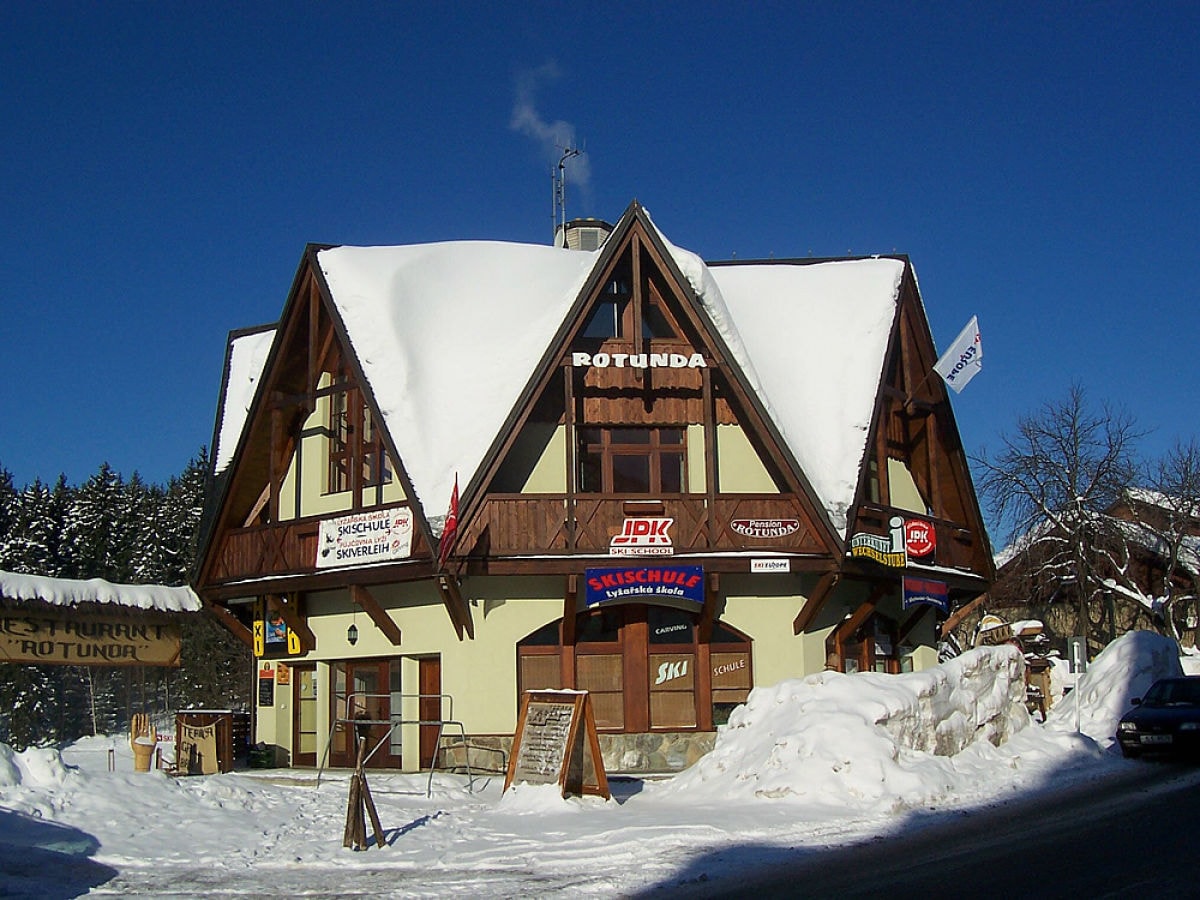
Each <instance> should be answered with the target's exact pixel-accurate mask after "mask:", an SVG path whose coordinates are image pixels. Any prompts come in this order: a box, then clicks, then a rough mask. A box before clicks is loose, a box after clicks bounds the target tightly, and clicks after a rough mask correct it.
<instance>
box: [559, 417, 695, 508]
mask: <svg viewBox="0 0 1200 900" xmlns="http://www.w3.org/2000/svg"><path fill="white" fill-rule="evenodd" d="M591 431H596V432H599V438H600V440H599V441H598V442H596V441H589V440H588V439H587V438H588V432H591ZM616 431H640V432H645V433H646V434H647V436H648V438H649V439H648V440H647V441H646V442H645V443H624V442H616V441H614V440H613V432H616ZM668 431H670V432H675V433H677V434H678V435H679V440H678V441H677V442H675V443H665V442H663V440H662V438H663V434H664V432H668ZM578 432H579V452H578V462H577V465H578V467H579V479H578V484H579V485H580V489H579V493H581V494H589V495H591V494H618V493H619V494H639V495H641V494H647V495H651V494H652V495H662V494H672V495H673V494H686V493H687V492H688V466H687V461H688V444H687V428H685V427H682V426H657V425H652V426H644V425H580V426H579V427H578ZM669 456H677V457H679V490H678V491H665V490H664V489H663V486H662V473H663V468H662V467H663V461H664V459H665V458H666V457H669ZM597 457H598V458H599V461H600V489H599V490H595V489H593V488H590V487H585V486H584V484H585V479H584V475H583V467H584V465H585V463H586V461H587V460H588V459H595V458H597ZM616 457H639V458H641V457H644V458H646V459H647V461H648V462H647V465H648V467H649V483H648V484H647V486H646V488H645V490H623V491H617V490H615V489H614V487H613V481H614V473H613V462H614V459H615V458H616Z"/></svg>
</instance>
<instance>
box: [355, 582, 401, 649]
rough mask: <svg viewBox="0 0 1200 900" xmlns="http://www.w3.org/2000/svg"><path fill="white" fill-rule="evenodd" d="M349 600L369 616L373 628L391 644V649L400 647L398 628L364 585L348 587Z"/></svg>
mask: <svg viewBox="0 0 1200 900" xmlns="http://www.w3.org/2000/svg"><path fill="white" fill-rule="evenodd" d="M350 599H351V600H353V601H354V602H355V603H357V604H358V605H359V606H361V607H362V610H363V612H365V613H366V614H367V615H368V616H370V618H371V621H372V622H374V623H375V627H376V628H378V629H379V630H380V631H382V632H383V636H384V637H385V638H387V639H388V640H389V641H391V642H392V646H393V647H399V646H400V626H399V625H397V624H396V622H395V620H394V619H393V618H392V617H391V616H389V615H388V612H387V610H386V609H384V608H383V607H382V606H380V605H379V601H378V600H376V599H375V596H374V595H373V594H372V593H371V592H370V590H368V589H367V587H366V585H362V584H352V585H350Z"/></svg>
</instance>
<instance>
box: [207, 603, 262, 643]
mask: <svg viewBox="0 0 1200 900" xmlns="http://www.w3.org/2000/svg"><path fill="white" fill-rule="evenodd" d="M201 600H202V602H203V603H204V609H205V610H206V611H207V612H208V614H209V615H210V616H212V617H213V618H214V619H216V620H217V621H218V622H220V623H221V624H222V625H223V626H224V627H225V630H226V631H228V632H229V633H230V634H232V635H233V636H234V637H235V638H237V639H238V640H239V641H241V642H242V643H243V644H245V645H246V646H247V647H249V648H250V649H252V650H253V649H254V632H253V631H251V630H250V629H249V628H247V627H246V626H245V625H243V624H242V622H241V620H240V619H238V617H237V616H235V615H234V614H233V613H232V612H230V611H229V607H227V606H222V605H221V604H219V603H213V602H212V601H211V600H205V599H204V598H203V597H202V598H201Z"/></svg>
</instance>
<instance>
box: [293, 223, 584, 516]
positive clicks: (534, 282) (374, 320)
mask: <svg viewBox="0 0 1200 900" xmlns="http://www.w3.org/2000/svg"><path fill="white" fill-rule="evenodd" d="M598 256H599V254H598V252H585V251H579V250H571V251H566V250H561V249H557V248H554V247H550V246H546V245H531V244H509V243H500V242H490V241H458V242H448V243H435V244H417V245H410V246H402V247H335V248H333V249H331V250H322V251H320V252H319V253H318V254H317V262H318V264H319V265H320V267H321V270H322V272H323V273H324V275H325V281H326V283H327V284H328V285H329V291H330V294H331V296H332V299H333V303H334V305H335V306H336V307H337V310H338V313H339V314H340V315H341V317H342V322H343V324H344V325H345V326H346V333H347V335H348V337H349V338H350V344H351V345H352V346H353V348H354V352H355V354H356V356H357V357H358V361H359V363H360V364H361V365H362V369H363V374H364V375H365V376H366V378H367V381H368V382H369V383H370V385H371V392H372V393H373V394H374V395H375V400H376V402H377V403H378V404H379V411H380V413H381V415H382V416H383V418H384V421H385V422H386V423H387V431H388V434H390V435H391V437H392V440H393V441H394V442H395V444H396V450H397V452H398V453H399V454H400V462H401V464H402V465H403V466H404V469H405V471H406V472H407V473H408V476H409V478H410V480H411V481H412V485H413V490H414V491H415V492H416V494H417V499H418V500H419V501H420V503H421V506H422V508H423V509H424V510H425V513H426V515H427V516H436V515H441V514H442V513H443V512H444V511H445V510H446V508H447V506H448V505H449V502H450V493H451V491H452V490H453V488H454V479H455V476H456V475H457V476H458V477H459V479H460V481H461V482H462V483H463V484H466V483H467V482H468V481H469V480H470V479H471V477H472V476H473V475H474V474H475V471H476V470H477V469H478V468H479V466H480V465H481V464H482V462H483V458H484V456H485V454H486V453H487V450H488V447H489V446H490V445H491V443H492V440H493V439H494V438H495V437H496V435H497V434H498V433H499V431H500V428H501V426H502V425H503V424H504V420H505V419H506V418H507V417H508V414H509V413H510V412H511V410H512V408H513V406H514V405H515V404H516V402H517V399H518V398H519V397H520V395H521V391H522V390H523V389H524V387H525V385H526V383H527V382H528V381H529V377H530V375H531V374H532V372H533V369H534V367H535V366H536V365H537V362H538V360H540V359H541V357H542V354H543V353H545V352H546V348H547V347H548V346H549V345H550V341H551V339H552V338H553V337H554V334H555V332H556V331H557V330H558V328H559V326H560V325H562V323H563V320H564V319H565V318H566V315H567V312H568V310H569V309H570V308H571V305H572V304H573V303H574V301H575V299H576V297H577V296H578V295H579V292H580V291H581V290H582V288H583V283H584V281H585V280H586V279H587V276H588V275H589V274H590V273H591V271H592V268H593V267H594V266H595V263H596V260H597V259H598Z"/></svg>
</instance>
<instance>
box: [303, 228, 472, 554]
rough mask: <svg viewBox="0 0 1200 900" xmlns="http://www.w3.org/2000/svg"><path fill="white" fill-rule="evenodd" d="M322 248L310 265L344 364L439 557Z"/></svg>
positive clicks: (428, 545)
mask: <svg viewBox="0 0 1200 900" xmlns="http://www.w3.org/2000/svg"><path fill="white" fill-rule="evenodd" d="M321 249H327V248H319V247H313V246H310V248H309V256H310V261H309V265H310V267H311V270H312V272H313V277H314V278H315V279H316V281H317V283H318V284H319V285H320V290H321V299H322V302H323V304H324V306H325V310H326V313H327V315H328V316H329V319H330V321H331V323H332V325H333V329H334V331H335V332H336V334H337V340H338V342H339V343H340V344H341V347H342V348H343V361H344V362H345V364H346V366H347V367H348V368H349V369H350V372H351V376H352V377H353V378H354V380H355V382H356V383H357V385H358V387H359V390H360V392H361V393H362V398H363V403H364V404H366V406H367V408H368V409H369V410H370V412H371V418H372V420H373V421H374V423H375V426H376V427H377V428H378V429H379V432H380V434H381V435H382V437H383V443H384V445H385V447H386V448H387V453H388V456H389V457H390V458H391V460H392V462H393V463H394V464H395V467H396V477H397V478H398V479H399V480H400V485H401V487H402V488H403V489H404V496H405V497H406V498H408V504H409V508H410V509H411V510H412V512H413V520H414V522H415V524H416V526H417V528H418V529H419V531H420V533H421V535H422V536H423V537H424V538H425V546H426V548H428V549H429V551H430V554H431V558H436V555H437V546H438V541H437V539H436V538H435V537H434V535H433V529H432V527H431V526H430V524H429V518H428V516H427V515H426V511H425V509H424V506H423V503H422V502H421V501H420V500H419V499H418V496H417V492H416V491H415V490H414V489H413V484H412V479H410V478H409V477H408V471H407V470H406V469H405V466H404V459H403V457H402V456H401V455H400V453H399V451H398V449H397V447H396V441H395V439H394V438H393V437H392V434H391V432H390V431H389V430H388V427H387V422H386V420H385V419H384V417H383V415H382V414H381V413H380V408H379V403H378V401H376V399H375V393H374V392H373V391H372V390H371V385H370V382H369V381H368V380H367V377H366V375H365V373H364V372H363V368H362V363H361V362H360V361H359V359H358V355H357V354H356V353H355V352H354V347H353V345H352V344H351V343H350V336H349V333H348V332H347V331H346V325H345V323H344V322H343V321H342V317H341V315H340V314H339V313H338V311H337V306H336V305H335V304H334V302H333V299H332V293H331V292H330V290H329V285H328V284H327V283H326V281H325V275H324V273H323V272H322V271H321V267H320V265H318V263H317V253H318V251H319V250H321ZM425 502H438V500H437V498H425ZM449 502H450V498H449V497H447V498H446V503H449Z"/></svg>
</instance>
